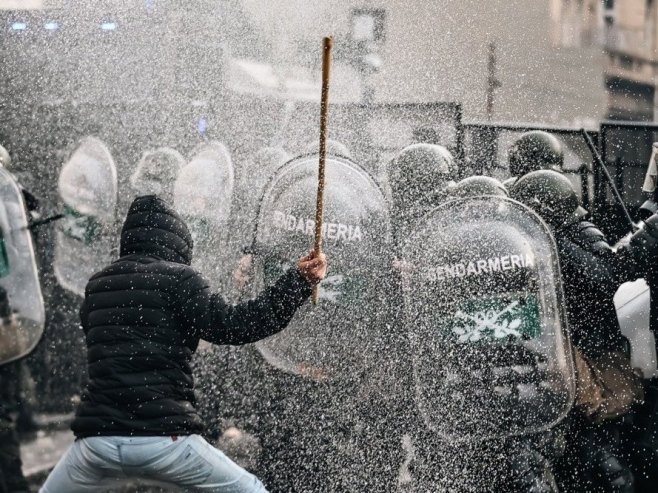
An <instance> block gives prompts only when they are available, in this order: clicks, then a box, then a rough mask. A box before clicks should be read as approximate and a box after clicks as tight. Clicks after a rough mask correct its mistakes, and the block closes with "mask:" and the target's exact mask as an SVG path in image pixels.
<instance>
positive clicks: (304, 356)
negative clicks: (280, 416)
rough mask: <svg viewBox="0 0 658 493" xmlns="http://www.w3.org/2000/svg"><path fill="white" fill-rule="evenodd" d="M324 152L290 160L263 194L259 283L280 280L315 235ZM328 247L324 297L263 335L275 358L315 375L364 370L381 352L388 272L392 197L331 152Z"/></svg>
mask: <svg viewBox="0 0 658 493" xmlns="http://www.w3.org/2000/svg"><path fill="white" fill-rule="evenodd" d="M317 176H318V157H317V155H315V156H302V157H299V158H297V159H294V160H292V161H289V162H288V163H286V164H285V165H284V166H283V167H282V168H281V169H279V171H278V172H277V173H276V174H275V175H274V176H273V178H272V179H271V180H270V183H269V184H268V185H267V187H266V188H265V191H264V195H263V197H262V200H261V204H260V210H259V214H258V220H257V230H256V234H255V244H254V252H255V254H254V265H255V278H256V281H257V282H256V283H255V288H256V290H257V291H258V290H260V289H262V287H263V286H265V285H269V284H271V283H273V282H275V281H276V280H277V279H278V278H279V276H280V275H281V274H283V272H284V271H285V270H286V269H287V268H289V267H292V266H295V265H296V262H297V260H298V259H299V257H300V256H302V255H304V254H307V253H308V252H309V251H310V250H311V249H312V247H313V242H314V218H315V202H316V193H317ZM324 200H325V210H324V224H323V228H322V234H323V251H324V252H325V253H326V254H327V256H328V258H329V259H330V268H329V273H328V275H327V278H326V279H325V280H324V281H323V282H322V283H321V285H320V293H319V295H320V296H319V298H320V299H319V303H318V305H317V306H313V305H312V304H311V302H310V301H309V302H308V303H306V304H305V305H304V306H302V307H301V308H300V309H298V310H297V312H296V314H295V316H294V317H293V319H292V321H291V322H290V324H289V325H288V327H287V328H286V329H284V330H283V331H282V332H280V333H279V334H277V335H274V336H272V337H270V338H268V339H265V340H263V341H260V342H259V343H258V344H257V347H258V349H259V350H260V352H261V353H262V354H263V356H264V357H265V359H266V360H267V361H268V362H269V363H270V364H272V365H273V366H275V367H277V368H279V369H281V370H283V371H286V372H289V373H292V374H295V375H300V376H303V377H308V378H311V379H314V380H346V379H353V378H354V377H355V376H358V373H359V372H360V371H363V368H364V367H365V365H366V361H365V359H366V358H371V357H373V354H375V355H376V354H381V353H378V351H379V350H381V349H382V348H377V347H376V344H377V341H378V340H380V339H379V337H378V335H379V332H380V331H381V326H378V323H377V313H378V312H381V310H379V308H380V307H381V299H382V298H383V293H382V276H383V275H384V273H385V272H387V266H388V261H387V253H388V244H389V242H390V224H389V215H388V208H387V204H386V201H385V199H384V196H383V194H382V193H381V191H380V189H379V188H378V187H377V185H376V183H375V182H374V181H373V179H372V178H371V177H370V176H369V175H368V174H367V173H366V172H364V171H363V170H362V169H361V168H360V167H359V166H358V165H356V164H354V163H353V162H351V161H348V160H346V159H342V158H335V157H332V158H328V159H327V165H326V188H325V199H324Z"/></svg>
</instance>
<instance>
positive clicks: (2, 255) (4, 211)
mask: <svg viewBox="0 0 658 493" xmlns="http://www.w3.org/2000/svg"><path fill="white" fill-rule="evenodd" d="M27 226H28V223H27V215H26V209H25V204H24V202H23V196H22V194H21V191H20V189H19V188H18V185H17V183H16V182H15V181H14V179H13V178H12V176H11V174H10V173H9V172H8V171H7V170H5V169H3V168H0V365H2V364H5V363H9V362H10V361H14V360H16V359H18V358H21V357H23V356H25V355H27V354H29V353H30V352H31V351H32V349H34V347H35V346H36V345H37V343H38V342H39V340H40V339H41V335H42V334H43V328H44V319H45V314H44V307H43V297H42V296H41V287H40V285H39V276H38V273H37V264H36V258H35V255H34V249H33V246H32V238H31V236H30V231H29V230H28V228H27Z"/></svg>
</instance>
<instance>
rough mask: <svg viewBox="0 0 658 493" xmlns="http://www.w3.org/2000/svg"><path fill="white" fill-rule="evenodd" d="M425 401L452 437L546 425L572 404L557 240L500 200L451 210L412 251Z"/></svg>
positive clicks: (419, 395) (441, 430)
mask: <svg viewBox="0 0 658 493" xmlns="http://www.w3.org/2000/svg"><path fill="white" fill-rule="evenodd" d="M403 258H404V261H405V262H406V264H407V267H408V268H407V269H406V271H405V272H406V274H405V276H404V283H403V284H404V288H403V292H404V303H405V310H406V325H407V327H408V330H409V338H410V345H411V351H412V355H413V356H412V359H413V372H414V378H413V380H414V385H415V398H416V403H417V407H418V409H419V411H420V414H421V415H422V417H423V419H424V421H425V424H426V425H427V427H428V428H429V429H430V430H432V431H434V432H436V433H437V434H439V435H440V436H441V437H443V438H446V439H450V440H459V439H475V440H477V439H484V438H493V437H505V436H512V435H522V434H527V433H533V432H537V431H541V430H545V429H548V428H550V427H551V426H553V425H554V424H557V423H558V422H559V421H561V420H562V419H563V418H564V417H565V415H566V414H567V413H568V411H569V410H570V408H571V406H572V404H573V400H574V393H575V382H574V368H573V357H572V349H571V346H570V341H569V335H568V331H567V327H566V316H565V312H564V302H563V293H562V284H561V278H560V270H559V265H558V257H557V252H556V247H555V243H554V241H553V238H552V235H551V233H550V232H549V230H548V229H547V227H546V225H545V224H544V223H543V222H542V221H541V220H540V219H539V218H538V216H536V215H535V214H534V213H533V212H532V211H530V210H529V209H528V208H526V207H525V206H524V205H522V204H519V203H518V202H515V201H512V200H509V199H507V198H500V197H479V198H469V199H461V200H455V201H451V202H448V203H446V204H443V205H441V206H440V207H438V208H437V209H435V210H434V211H432V212H431V213H430V214H428V215H427V216H426V217H425V218H424V219H423V220H421V221H420V222H419V224H418V225H417V226H416V228H415V229H414V231H413V232H412V234H411V235H410V237H409V238H408V239H407V241H406V244H405V246H404V248H403Z"/></svg>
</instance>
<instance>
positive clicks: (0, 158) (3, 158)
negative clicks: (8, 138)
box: [0, 146, 11, 169]
mask: <svg viewBox="0 0 658 493" xmlns="http://www.w3.org/2000/svg"><path fill="white" fill-rule="evenodd" d="M0 166H2V167H4V168H7V169H9V168H10V167H11V156H10V155H9V152H8V151H7V149H5V148H4V147H2V146H0Z"/></svg>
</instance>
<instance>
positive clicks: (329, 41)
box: [323, 36, 334, 48]
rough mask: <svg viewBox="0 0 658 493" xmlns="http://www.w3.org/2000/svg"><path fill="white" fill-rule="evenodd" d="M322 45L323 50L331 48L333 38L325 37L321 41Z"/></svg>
mask: <svg viewBox="0 0 658 493" xmlns="http://www.w3.org/2000/svg"><path fill="white" fill-rule="evenodd" d="M323 44H324V47H325V48H331V47H332V46H333V45H334V37H333V36H325V37H324V39H323Z"/></svg>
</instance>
